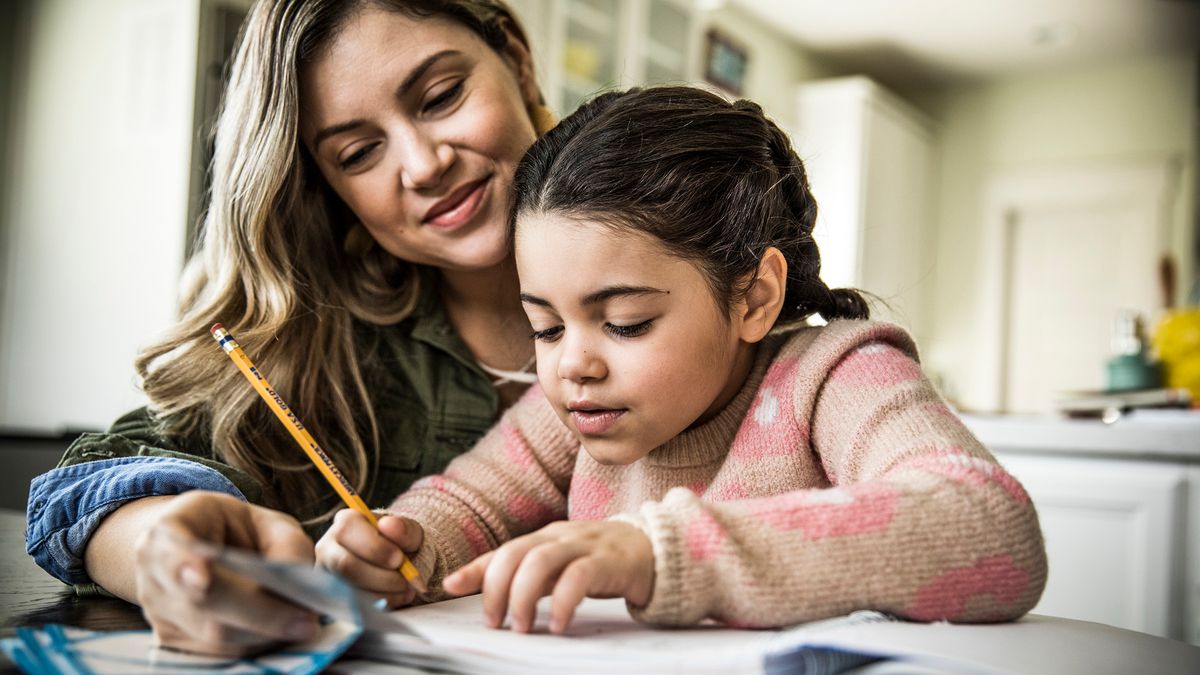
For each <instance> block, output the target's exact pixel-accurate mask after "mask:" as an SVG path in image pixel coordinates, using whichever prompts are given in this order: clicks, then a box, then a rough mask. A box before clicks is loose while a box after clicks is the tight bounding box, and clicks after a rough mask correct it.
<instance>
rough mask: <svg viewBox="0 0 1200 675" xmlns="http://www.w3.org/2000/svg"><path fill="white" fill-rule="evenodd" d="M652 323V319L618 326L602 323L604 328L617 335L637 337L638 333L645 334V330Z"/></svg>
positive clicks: (648, 328)
mask: <svg viewBox="0 0 1200 675" xmlns="http://www.w3.org/2000/svg"><path fill="white" fill-rule="evenodd" d="M652 323H653V321H643V322H641V323H635V324H632V325H629V326H618V325H617V324H615V323H606V324H604V330H606V331H608V332H609V333H611V334H612V335H615V336H617V337H621V338H634V337H638V336H639V335H645V333H646V331H648V330H650V324H652Z"/></svg>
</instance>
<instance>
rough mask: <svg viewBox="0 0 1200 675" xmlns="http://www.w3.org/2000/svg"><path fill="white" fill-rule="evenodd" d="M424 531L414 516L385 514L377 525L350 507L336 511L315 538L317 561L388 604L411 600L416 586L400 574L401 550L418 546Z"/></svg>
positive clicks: (416, 548)
mask: <svg viewBox="0 0 1200 675" xmlns="http://www.w3.org/2000/svg"><path fill="white" fill-rule="evenodd" d="M424 538H425V531H424V530H423V529H422V528H421V526H420V524H418V523H417V522H416V521H415V520H410V519H408V518H402V517H400V516H389V515H385V516H382V517H380V519H379V528H378V529H376V528H375V527H373V526H372V525H371V524H370V523H369V522H367V519H366V518H364V517H363V515H362V514H361V513H359V512H357V511H354V510H352V509H343V510H341V511H338V513H337V515H335V516H334V518H333V525H332V526H331V527H330V528H329V531H328V532H326V533H325V536H323V537H321V540H320V541H318V542H317V549H316V551H317V564H318V565H320V566H321V567H324V568H326V569H328V570H332V571H334V572H337V573H338V574H340V575H342V576H343V577H345V578H346V579H347V580H349V581H350V583H352V584H354V585H355V586H358V587H359V588H361V589H363V590H365V591H368V592H371V593H375V594H377V595H380V596H382V597H383V598H384V599H386V600H387V604H388V607H402V606H404V605H407V604H409V603H411V602H412V601H413V598H414V597H416V590H414V589H413V588H412V586H409V585H408V582H407V581H405V579H404V576H403V575H402V574H400V564H401V563H402V562H403V561H404V554H409V555H413V554H415V553H416V551H417V550H418V549H419V548H421V542H422V541H423V540H424Z"/></svg>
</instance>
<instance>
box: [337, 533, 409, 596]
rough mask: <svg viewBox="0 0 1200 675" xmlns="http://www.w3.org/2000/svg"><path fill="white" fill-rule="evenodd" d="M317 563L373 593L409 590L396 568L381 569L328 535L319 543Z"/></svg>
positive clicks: (383, 593)
mask: <svg viewBox="0 0 1200 675" xmlns="http://www.w3.org/2000/svg"><path fill="white" fill-rule="evenodd" d="M397 553H398V551H397ZM317 561H318V564H320V565H321V567H324V568H325V569H328V570H332V571H333V572H336V573H337V574H339V575H340V576H342V577H344V578H345V579H347V580H348V581H350V582H351V583H353V584H354V585H355V586H357V587H359V588H361V589H363V590H366V591H370V592H372V593H378V594H381V595H386V594H389V593H398V592H402V591H404V590H405V589H406V588H408V582H407V581H405V579H404V577H403V576H402V575H401V574H400V573H399V572H398V571H397V570H396V568H395V567H379V566H377V565H374V564H372V563H370V562H367V561H365V560H363V559H362V558H359V557H358V556H356V555H354V554H353V553H351V552H350V551H348V550H346V548H344V547H343V546H341V545H340V544H339V543H338V542H337V541H336V540H335V539H332V538H330V537H329V536H328V535H327V536H326V537H322V538H321V541H319V542H317Z"/></svg>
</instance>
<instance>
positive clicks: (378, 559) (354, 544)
mask: <svg viewBox="0 0 1200 675" xmlns="http://www.w3.org/2000/svg"><path fill="white" fill-rule="evenodd" d="M325 539H331V540H333V541H335V542H336V543H337V544H338V545H340V546H341V547H342V548H344V549H346V551H348V552H349V553H350V554H351V555H353V556H355V557H356V558H358V559H360V560H362V561H363V562H366V563H370V564H371V565H374V566H375V567H378V568H380V569H383V570H388V569H390V570H393V571H395V569H396V568H397V567H399V566H400V563H401V562H403V561H404V554H403V553H402V552H401V551H400V547H399V546H397V545H396V543H395V542H393V541H391V540H390V539H388V538H387V537H385V536H383V534H382V533H380V531H379V530H378V529H376V528H375V527H374V526H373V525H371V523H370V522H368V521H367V519H366V518H365V517H363V515H362V514H361V513H359V512H358V511H354V510H352V509H342V510H341V511H338V513H337V515H336V516H334V517H333V526H332V527H330V528H329V532H328V533H326V536H325V537H322V540H325Z"/></svg>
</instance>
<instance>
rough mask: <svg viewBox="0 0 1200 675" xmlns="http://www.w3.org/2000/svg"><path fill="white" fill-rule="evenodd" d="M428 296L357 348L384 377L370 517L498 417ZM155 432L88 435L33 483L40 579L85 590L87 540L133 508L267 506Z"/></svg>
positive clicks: (202, 452)
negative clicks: (184, 503) (235, 501)
mask: <svg viewBox="0 0 1200 675" xmlns="http://www.w3.org/2000/svg"><path fill="white" fill-rule="evenodd" d="M423 287H424V288H426V289H428V290H427V292H426V293H425V294H424V297H423V298H422V299H421V301H420V302H419V303H418V306H417V308H416V310H415V311H414V313H413V314H412V315H411V316H410V317H409V318H407V319H405V320H404V321H401V322H400V323H398V324H396V325H395V326H389V327H383V328H381V327H368V326H361V327H360V329H361V330H362V331H363V334H364V335H365V336H366V337H367V338H368V339H366V340H362V341H360V344H363V345H371V346H370V347H368V348H366V349H370V350H372V351H373V353H370V354H364V355H363V356H364V361H371V362H373V363H375V364H377V367H376V368H374V369H373V370H376V371H378V373H379V374H378V375H376V376H374V377H373V378H372V381H373V382H375V385H374V386H373V387H372V391H371V395H372V401H373V405H374V406H375V415H376V420H377V422H378V425H379V432H380V448H381V456H380V458H379V471H378V475H376V476H372V477H370V478H371V480H368V481H367V483H368V485H369V486H370V488H369V490H368V491H367V492H366V493H365V494H363V499H364V500H365V501H366V502H367V504H368V505H369V506H372V507H376V506H382V505H385V504H387V503H389V502H390V501H391V500H392V499H393V498H394V497H396V495H398V494H400V493H401V492H403V491H404V490H406V489H407V488H408V487H409V485H411V484H412V483H413V482H414V481H415V480H417V479H418V478H420V477H422V476H426V475H429V474H433V473H438V472H440V471H442V470H443V469H444V468H445V466H446V464H448V463H449V462H450V460H451V459H453V458H455V457H456V456H458V455H459V454H461V453H463V452H465V451H466V450H468V449H470V448H471V447H472V446H473V445H474V444H475V441H476V440H478V439H479V438H480V437H481V436H482V435H483V434H484V432H485V431H487V429H488V428H489V427H491V425H492V424H493V422H495V420H496V418H497V417H498V414H499V406H500V401H499V396H498V395H497V393H496V390H495V388H494V387H493V386H492V383H491V381H490V380H489V378H488V376H487V374H486V373H484V372H483V370H482V369H481V368H480V367H479V365H478V364H477V362H476V361H475V359H474V357H473V356H472V355H471V353H470V351H469V350H468V349H467V346H466V344H465V343H463V341H462V339H461V338H460V337H459V336H458V334H457V333H456V332H455V331H454V329H453V327H452V326H451V325H450V323H449V321H448V320H447V318H446V315H445V313H444V311H443V309H442V307H441V304H440V301H439V300H438V298H437V294H436V290H435V289H434V285H433V284H423ZM158 430H159V426H158V424H157V421H156V419H155V418H154V416H153V414H152V413H150V412H149V411H148V410H146V409H145V408H142V409H139V410H136V411H133V412H131V413H129V414H127V415H125V416H123V417H121V418H120V419H119V420H117V421H116V423H114V424H113V426H112V428H110V429H109V430H108V431H107V432H105V433H89V434H84V435H83V436H81V437H80V438H79V439H78V440H76V441H75V442H74V443H73V444H72V445H71V446H70V448H68V449H67V451H66V453H65V454H64V456H63V458H62V460H61V461H60V462H59V464H58V467H57V468H56V469H54V470H52V471H50V472H49V473H47V474H43V475H42V476H39V477H38V478H35V479H34V481H33V483H32V485H31V488H30V498H29V507H28V520H27V522H28V526H27V536H26V544H27V548H28V550H29V552H30V553H31V554H32V555H33V556H34V558H35V559H36V560H37V562H38V563H39V564H40V565H42V567H43V568H45V569H46V570H47V571H49V572H50V573H51V574H54V575H55V576H56V577H58V578H60V579H62V580H64V581H67V582H68V583H74V584H80V583H86V581H87V578H86V574H85V573H84V572H83V566H82V555H83V550H84V549H85V548H86V545H87V540H88V538H90V536H91V534H92V532H94V531H95V528H96V527H98V526H99V523H100V521H101V520H102V519H103V517H104V516H105V515H107V514H108V513H110V512H111V511H113V510H115V509H116V508H118V507H119V506H120V505H121V504H123V503H125V502H126V501H129V500H132V499H137V498H141V497H146V496H153V495H156V494H176V493H179V492H183V491H185V490H189V489H197V488H207V489H218V490H223V491H225V492H227V493H231V494H235V493H237V492H240V493H241V496H243V497H245V498H246V499H247V500H249V501H251V502H254V503H259V504H262V503H264V499H265V495H266V494H268V491H267V490H265V489H264V486H262V485H260V484H258V483H257V482H256V481H255V480H254V479H253V478H251V477H250V476H249V475H248V474H246V473H245V472H243V471H240V470H238V469H235V468H234V467H232V466H229V465H228V464H225V463H224V462H222V461H221V460H220V459H219V458H218V456H217V453H215V452H214V450H213V448H212V447H210V446H209V445H207V444H206V443H205V442H204V441H202V440H198V439H187V438H185V439H182V440H178V439H173V440H167V439H165V438H163V437H162V436H161V435H160V434H159V431H158ZM149 458H153V459H149ZM197 465H201V466H202V467H207V469H211V470H206V469H202V468H199V467H197ZM181 476H182V478H181ZM232 488H236V489H232ZM337 503H338V501H337V497H336V495H335V494H334V493H333V491H332V490H330V502H329V503H328V504H323V505H315V506H319V507H320V508H321V511H323V510H325V509H327V508H331V507H335V506H336V505H337ZM317 512H318V513H319V512H320V511H317ZM303 515H305V516H307V515H312V514H303ZM326 526H327V524H325V523H321V524H317V525H314V526H310V527H309V528H307V529H308V533H309V535H310V536H313V537H314V538H316V537H318V536H320V534H322V532H323V531H324V529H325V527H326Z"/></svg>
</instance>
